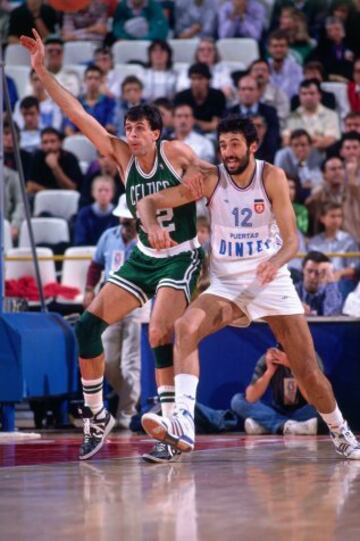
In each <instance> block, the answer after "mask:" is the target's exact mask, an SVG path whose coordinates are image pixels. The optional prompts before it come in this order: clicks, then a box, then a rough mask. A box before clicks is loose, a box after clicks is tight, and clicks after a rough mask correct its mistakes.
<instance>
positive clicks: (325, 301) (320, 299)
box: [295, 251, 343, 316]
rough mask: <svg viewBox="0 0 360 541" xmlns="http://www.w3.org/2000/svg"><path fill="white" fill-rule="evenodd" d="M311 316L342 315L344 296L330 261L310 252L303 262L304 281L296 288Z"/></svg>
mask: <svg viewBox="0 0 360 541" xmlns="http://www.w3.org/2000/svg"><path fill="white" fill-rule="evenodd" d="M295 288H296V291H297V293H298V295H299V297H300V300H301V302H302V303H303V306H304V310H305V314H306V315H308V316H310V315H312V316H337V315H340V314H341V309H342V304H343V300H342V296H341V293H340V290H339V288H338V285H337V283H336V282H335V279H334V277H333V273H332V269H331V262H330V259H329V258H328V257H327V256H326V255H324V254H322V253H321V252H315V251H313V252H309V253H308V254H307V255H306V256H305V257H304V261H303V281H302V282H299V283H297V284H296V286H295Z"/></svg>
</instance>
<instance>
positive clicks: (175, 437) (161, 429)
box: [141, 410, 195, 453]
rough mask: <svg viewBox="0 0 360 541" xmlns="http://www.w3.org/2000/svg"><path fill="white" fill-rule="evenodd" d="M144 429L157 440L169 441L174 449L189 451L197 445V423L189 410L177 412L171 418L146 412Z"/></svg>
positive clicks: (143, 423)
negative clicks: (195, 423)
mask: <svg viewBox="0 0 360 541" xmlns="http://www.w3.org/2000/svg"><path fill="white" fill-rule="evenodd" d="M141 424H142V426H143V429H144V430H145V432H147V434H149V436H151V437H152V438H155V439H156V440H159V441H162V442H164V443H168V444H169V445H171V447H173V448H174V449H177V450H178V451H182V452H183V453H189V452H190V451H192V450H193V449H194V445H195V425H194V419H193V418H192V415H191V413H190V412H188V411H187V410H181V411H179V412H176V413H175V414H174V415H172V416H171V417H169V418H166V417H161V416H160V415H156V414H155V413H145V414H144V415H143V416H142V418H141Z"/></svg>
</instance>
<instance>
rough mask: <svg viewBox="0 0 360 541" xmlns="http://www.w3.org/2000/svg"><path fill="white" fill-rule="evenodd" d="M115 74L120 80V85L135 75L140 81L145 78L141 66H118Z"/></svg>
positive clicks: (115, 68)
mask: <svg viewBox="0 0 360 541" xmlns="http://www.w3.org/2000/svg"><path fill="white" fill-rule="evenodd" d="M114 70H115V73H116V75H117V77H118V78H119V84H121V83H122V81H123V80H124V79H125V77H128V76H129V75H135V77H138V79H140V81H142V79H143V77H144V68H143V67H142V66H140V65H139V64H116V65H115V67H114Z"/></svg>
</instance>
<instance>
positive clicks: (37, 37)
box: [32, 28, 42, 43]
mask: <svg viewBox="0 0 360 541" xmlns="http://www.w3.org/2000/svg"><path fill="white" fill-rule="evenodd" d="M32 33H33V34H34V36H35V39H36V41H37V42H39V41H40V43H42V41H41V37H40V34H39V32H38V31H37V30H36V28H33V29H32Z"/></svg>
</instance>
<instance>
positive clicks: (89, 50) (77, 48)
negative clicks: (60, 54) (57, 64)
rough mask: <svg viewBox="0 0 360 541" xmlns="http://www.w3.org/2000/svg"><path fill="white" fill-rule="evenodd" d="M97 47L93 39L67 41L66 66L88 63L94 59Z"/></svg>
mask: <svg viewBox="0 0 360 541" xmlns="http://www.w3.org/2000/svg"><path fill="white" fill-rule="evenodd" d="M96 47H97V45H96V43H93V42H92V41H67V42H66V43H65V44H64V66H67V65H68V64H88V63H89V62H91V61H92V59H93V56H94V51H95V49H96Z"/></svg>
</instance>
